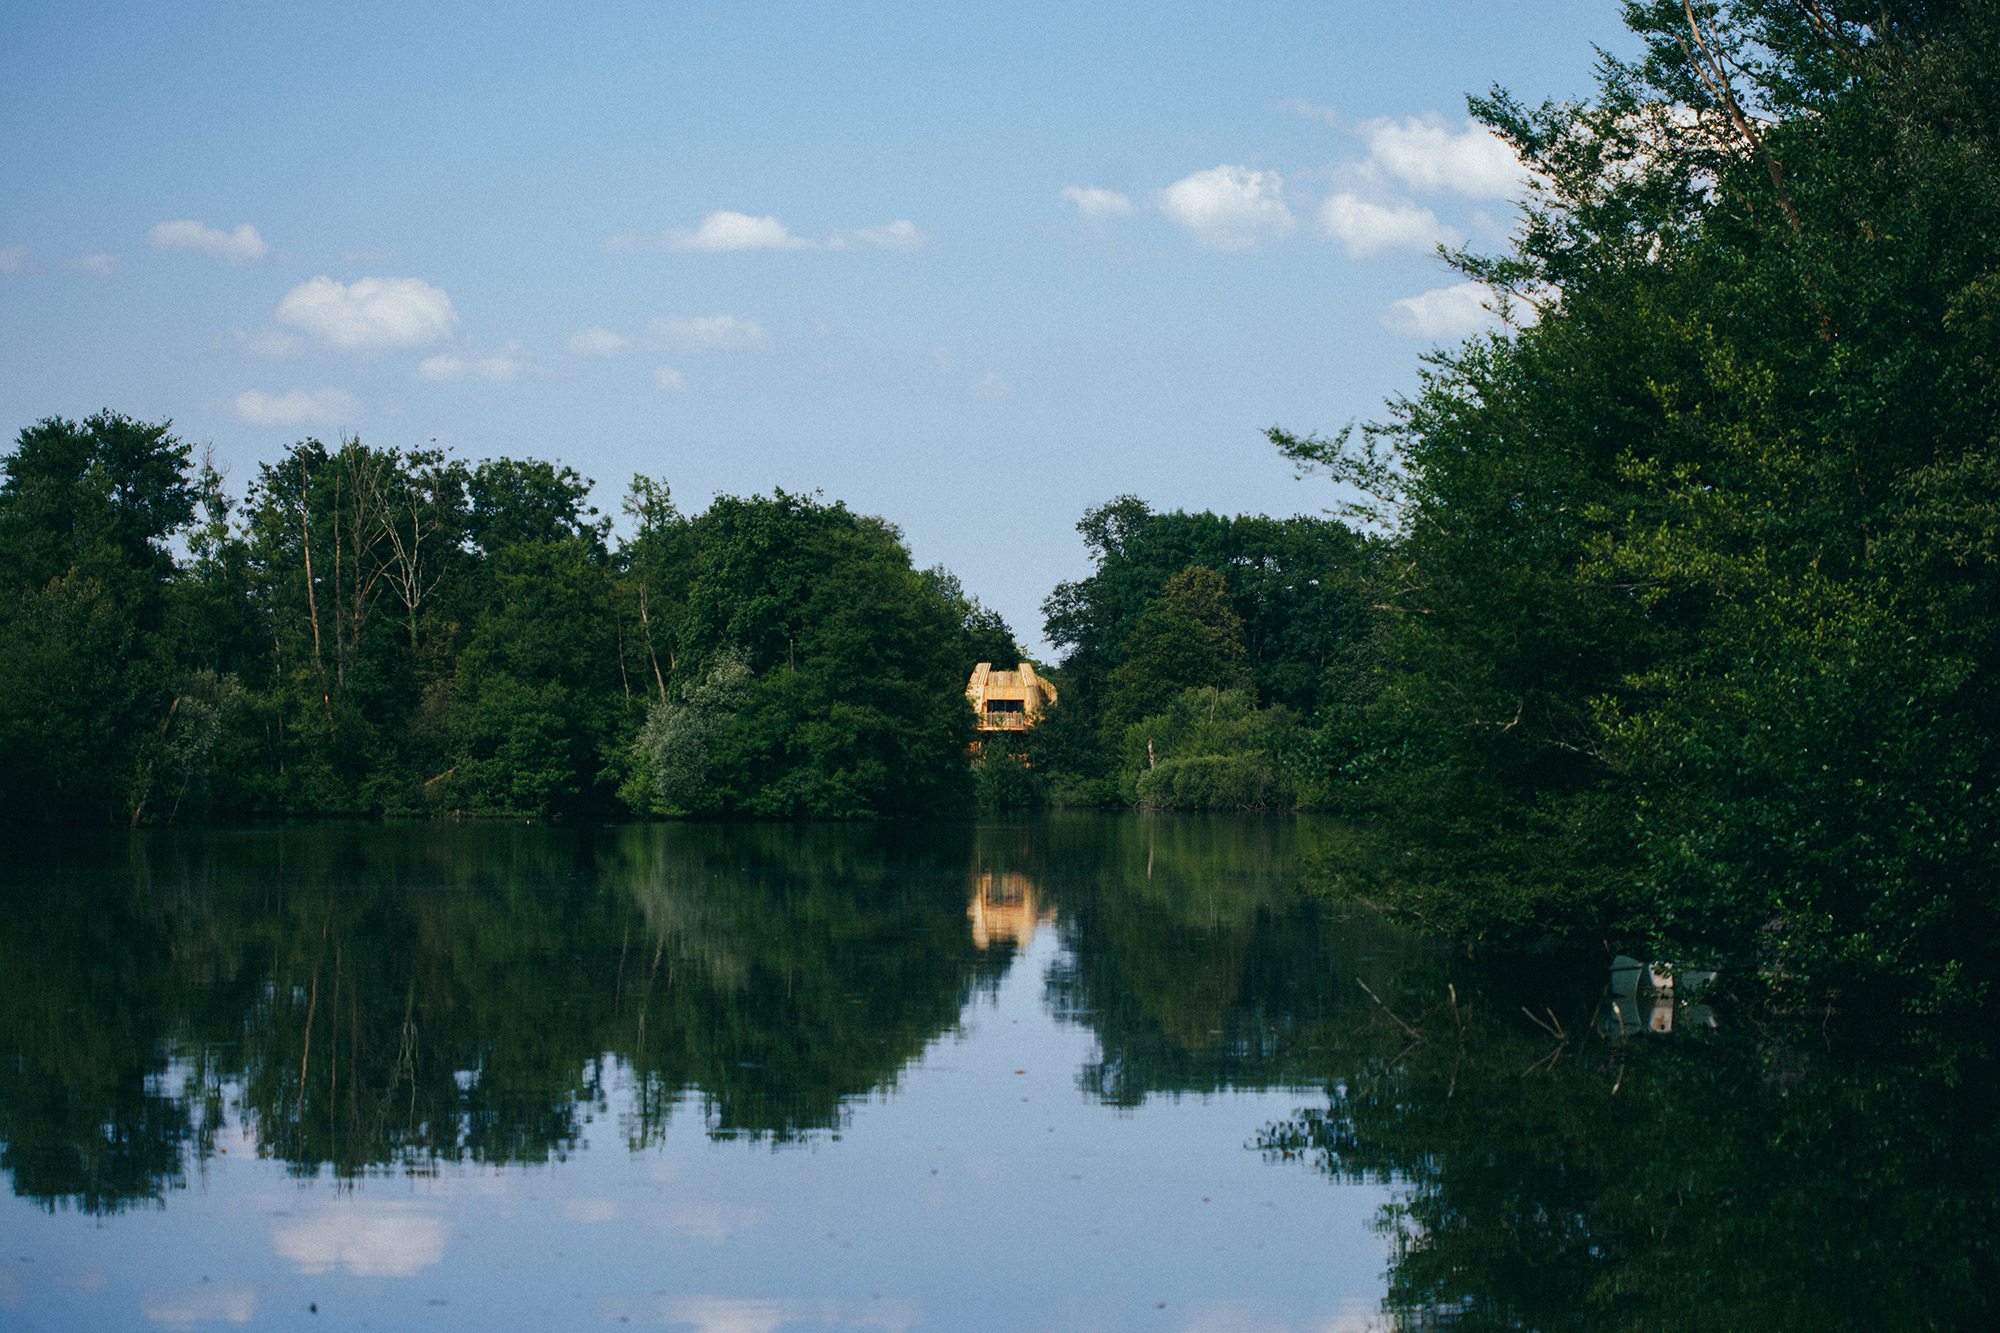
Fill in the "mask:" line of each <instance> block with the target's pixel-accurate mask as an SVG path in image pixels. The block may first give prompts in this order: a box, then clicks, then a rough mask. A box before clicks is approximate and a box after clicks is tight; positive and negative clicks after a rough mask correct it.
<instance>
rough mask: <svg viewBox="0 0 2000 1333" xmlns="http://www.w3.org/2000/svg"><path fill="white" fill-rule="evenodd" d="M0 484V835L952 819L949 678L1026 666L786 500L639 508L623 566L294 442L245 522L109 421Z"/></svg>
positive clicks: (556, 498)
mask: <svg viewBox="0 0 2000 1333" xmlns="http://www.w3.org/2000/svg"><path fill="white" fill-rule="evenodd" d="M4 467H5V481H4V484H0V555H4V556H5V557H6V558H5V559H0V752H4V753H5V754H6V755H7V756H8V759H9V763H8V764H7V765H5V766H0V819H5V820H6V821H8V822H28V823H55V822H72V821H83V822H109V821H114V820H115V821H119V822H129V823H150V822H158V821H164V822H172V821H175V820H184V819H192V818H241V817H244V816H271V815H301V814H303V815H332V814H370V813H468V814H488V815H511V816H523V815H526V816H544V817H546V816H586V815H587V816H600V817H601V816H607V815H615V814H618V813H622V812H625V811H627V810H631V809H639V810H644V811H648V812H666V811H677V812H688V813H704V814H730V815H742V816H753V817H765V818H769V817H784V818H844V819H851V818H876V817H882V816H889V815H911V814H921V813H930V812H936V811H941V810H953V809H960V808H963V807H964V805H965V804H966V802H967V800H968V799H969V793H970V784H971V778H970V775H969V773H968V772H967V765H966V762H965V758H964V755H965V746H966V743H967V741H968V740H969V737H970V724H971V719H970V717H969V715H968V710H967V709H966V707H965V703H964V687H965V678H966V675H967V673H968V672H969V671H970V670H971V666H972V664H973V662H975V661H977V660H982V659H981V657H980V655H981V654H986V655H992V654H1005V653H1013V652H1018V647H1017V646H1016V645H1015V643H1014V639H1013V636H1012V634H1011V633H1010V632H1008V630H1007V628H1006V626H1005V624H1004V623H1002V622H1001V621H1000V620H999V618H998V617H997V616H995V615H994V614H993V613H992V612H990V611H988V610H986V609H985V608H983V607H980V606H979V604H978V603H977V602H976V601H975V600H973V599H971V598H969V597H967V596H966V595H965V594H964V592H963V590H962V588H961V587H960V586H959V584H958V582H957V580H956V579H954V578H952V577H951V575H950V574H949V573H948V572H946V571H943V570H942V569H939V570H933V571H930V572H928V573H924V574H919V573H917V572H916V571H915V570H913V569H912V568H911V566H910V561H909V553H908V551H907V550H906V549H905V548H904V547H903V545H902V542H901V540H900V538H899V536H898V534H897V533H896V531H895V530H894V529H893V528H891V527H890V526H889V525H887V524H886V523H883V522H881V521H880V520H877V519H872V518H865V517H860V516H857V515H854V514H852V513H850V512H849V511H848V510H847V509H846V508H845V507H844V506H841V505H837V504H836V505H826V504H822V503H820V502H819V501H817V500H815V499H810V498H805V497H797V496H788V495H785V494H783V493H782V492H780V493H778V494H777V495H776V496H775V497H774V498H772V499H768V500H767V499H764V498H761V497H755V498H751V499H747V500H744V499H735V498H728V497H725V498H723V499H720V500H718V501H716V503H715V504H714V505H713V506H711V508H710V509H709V511H708V512H706V513H704V514H701V515H698V516H695V517H692V518H690V517H687V516H684V515H682V514H680V513H679V512H678V511H677V510H676V509H675V507H674V505H673V503H672V499H671V495H670V492H669V491H668V488H667V487H666V485H665V484H664V483H662V482H658V481H653V480H650V479H647V478H644V477H639V478H635V479H634V481H633V485H632V491H631V495H630V497H629V498H628V501H627V505H626V508H627V512H628V513H630V514H631V515H632V516H633V518H634V520H635V525H636V528H637V531H636V532H634V533H633V534H632V537H631V540H630V541H628V542H626V543H625V544H623V545H622V546H620V547H619V548H618V549H617V550H615V551H614V550H612V549H611V548H610V547H609V546H608V545H607V536H608V534H609V528H610V521H609V520H608V519H605V518H602V517H600V516H599V515H598V514H597V511H596V510H595V509H593V508H591V507H590V505H589V504H588V498H589V493H590V488H591V483H590V481H589V479H588V478H585V477H582V476H580V475H579V474H578V473H577V472H576V471H575V470H574V469H571V468H568V467H564V466H562V465H560V464H556V463H548V462H543V461H540V460H534V459H527V460H519V459H492V460H487V461H484V462H481V463H478V464H476V465H467V464H465V463H463V462H460V461H457V460H454V459H451V458H448V457H447V456H445V455H444V454H443V453H441V452H438V451H436V450H411V451H407V452H405V451H400V450H395V449H386V450H385V449H377V448H374V447H372V446H369V445H365V444H363V443H362V442H361V441H359V440H354V439H344V440H341V441H340V442H339V443H338V444H337V445H336V446H333V447H329V446H327V445H326V444H323V443H321V442H320V441H318V440H313V439H307V440H301V441H299V442H298V443H296V444H294V445H292V446H291V447H290V448H288V449H287V450H285V452H284V453H283V455H282V456H281V457H279V458H278V459H277V460H275V461H273V462H271V463H268V464H265V465H263V466H262V467H260V468H259V469H258V472H257V475H256V476H255V477H254V478H253V479H252V480H251V483H250V485H249V487H248V494H247V496H246V498H245V499H244V501H243V503H242V504H241V505H240V506H238V505H237V504H235V503H234V502H233V501H232V500H231V498H230V496H229V495H228V493H227V490H226V488H225V486H224V479H223V478H222V476H221V475H220V474H219V473H218V472H217V470H216V469H215V468H214V466H213V465H212V463H211V462H209V461H207V460H204V461H203V462H202V464H201V465H200V467H199V469H198V470H197V469H195V468H194V467H193V466H192V464H191V460H190V457H189V451H188V449H187V448H186V446H184V445H182V444H180V443H179V442H177V441H176V440H174V439H173V437H172V436H171V435H170V434H168V433H167V428H166V426H165V425H164V424H162V425H157V426H154V425H145V424H143V423H137V422H132V421H129V420H127V419H125V418H122V417H118V416H116V415H115V414H110V413H104V414H100V415H99V416H97V417H93V418H91V419H90V420H89V421H86V422H84V423H81V424H78V423H73V422H65V421H56V420H51V421H45V422H42V423H40V424H39V425H37V426H35V427H33V428H31V429H29V430H27V431H24V432H22V435H21V438H20V440H19V441H17V444H16V447H15V449H14V451H13V452H12V453H11V454H9V455H7V456H6V458H5V460H4ZM197 511H199V513H198V514H197ZM175 536H180V537H182V538H183V540H184V541H185V550H186V554H187V558H186V560H185V561H184V562H177V561H176V560H175V559H174V558H173V556H172V554H171V552H170V550H169V545H168V544H169V542H170V540H171V539H172V538H174V537H175ZM732 662H733V663H736V664H738V666H739V667H740V668H741V669H743V670H747V671H748V672H750V673H751V676H750V677H748V678H746V679H745V681H744V682H743V683H741V688H740V689H739V688H738V687H737V685H735V684H731V685H729V686H728V688H727V689H726V690H725V691H724V692H725V693H728V694H729V695H730V700H731V701H730V703H729V705H728V707H727V708H726V709H720V708H717V707H711V706H710V705H711V704H712V703H713V700H710V699H709V698H708V695H706V694H704V693H703V692H704V690H705V689H708V688H709V684H710V683H712V682H711V677H712V675H713V673H714V672H715V671H716V670H717V669H718V668H719V667H721V666H724V665H726V664H728V663H732ZM734 679H735V678H734V676H731V680H732V681H733V680H734ZM710 693H713V691H712V690H711V691H710ZM738 695H740V698H739V697H737V696H738ZM670 700H671V701H674V702H673V703H672V704H671V705H669V701H670ZM705 700H706V701H707V702H704V701H705ZM688 707H694V708H696V710H697V711H696V713H694V714H685V715H683V714H682V713H680V712H677V711H676V710H684V709H686V708H688ZM649 712H650V715H651V723H650V725H649V721H648V718H649ZM697 716H698V717H700V718H704V719H706V721H703V722H702V723H701V724H700V725H698V726H694V727H693V728H692V729H690V728H689V727H688V726H685V725H677V724H676V722H675V719H676V718H679V721H680V722H681V723H686V722H688V721H689V720H690V719H691V718H694V717H697ZM642 731H644V732H645V733H646V735H645V739H644V741H643V742H640V740H639V738H640V736H641V733H642ZM697 736H698V740H699V743H698V744H694V743H691V742H692V739H693V738H696V737H697ZM676 737H678V738H679V739H678V740H676V739H675V738H676ZM635 742H636V743H635ZM663 780H664V782H665V785H664V786H661V785H660V784H661V782H662V781H663Z"/></svg>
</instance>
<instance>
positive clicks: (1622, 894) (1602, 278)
mask: <svg viewBox="0 0 2000 1333" xmlns="http://www.w3.org/2000/svg"><path fill="white" fill-rule="evenodd" d="M1627 16H1628V21H1629V22H1630V23H1631V25H1632V26H1633V28H1634V30H1635V31H1636V32H1637V33H1639V35H1640V36H1641V37H1642V38H1643V39H1644V40H1645V42H1646V44H1647V54H1646V57H1645V59H1644V60H1643V61H1639V62H1636V63H1623V62H1619V61H1615V60H1611V61H1607V62H1606V65H1605V73H1604V77H1603V80H1602V84H1601V87H1600V90H1599V94H1598V97H1597V98H1596V100H1595V101H1593V102H1589V103H1581V104H1564V105H1549V106H1544V107H1542V108H1539V109H1537V110H1532V111H1531V110H1529V109H1526V108H1523V107H1522V106H1520V105H1519V104H1517V103H1516V102H1514V101H1513V100H1512V99H1511V98H1509V97H1507V96H1505V95H1504V94H1499V93H1496V94H1494V95H1493V96H1491V97H1488V98H1484V99H1475V101H1474V103H1473V107H1474V110H1475V112H1476V113H1477V114H1478V115H1479V116H1480V117H1481V118H1483V119H1484V120H1485V121H1486V122H1487V123H1488V124H1489V125H1491V126H1492V127H1493V128H1494V129H1495V130H1496V131H1497V132H1499V133H1500V134H1502V135H1503V136H1504V137H1506V138H1507V139H1508V140H1509V141H1510V142H1511V143H1512V144H1513V145H1514V146H1515V148H1516V149H1517V151H1518V152H1519V153H1520V154H1521V156H1522V159H1523V161H1524V162H1525V163H1526V164H1527V165H1528V166H1529V167H1530V168H1532V169H1533V170H1534V171H1535V172H1537V173H1538V174H1539V181H1540V184H1539V185H1538V186H1537V187H1536V189H1535V192H1534V194H1533V196H1532V198H1531V200H1530V203H1529V206H1528V209H1527V224H1526V226H1525V228H1524V230H1523V232H1522V238H1521V240H1520V242H1519V244H1518V246H1517V248H1516V249H1515V251H1514V252H1513V253H1511V254H1508V255H1503V256H1499V257H1478V256H1472V255H1460V256H1457V257H1456V258H1457V261H1458V262H1459V263H1460V265H1461V266H1462V268H1463V269H1464V270H1465V271H1466V272H1467V273H1468V274H1469V275H1470V276H1472V277H1474V278H1477V279H1480V280H1482V281H1485V282H1488V283H1490V284H1492V285H1493V286H1494V287H1495V288H1496V290H1497V291H1499V292H1500V293H1501V295H1502V298H1503V299H1504V300H1507V301H1512V302H1515V303H1516V308H1517V309H1518V308H1523V305H1522V303H1525V304H1528V305H1533V306H1535V307H1537V308H1538V310H1539V314H1540V318H1539V322H1536V323H1534V324H1533V326H1532V327H1517V328H1516V329H1515V330H1513V331H1512V332H1510V333H1507V334H1503V335H1497V336H1493V337H1490V338H1485V339H1480V340H1475V341H1474V342H1472V343H1470V344H1467V345H1466V346H1464V347H1461V348H1459V349H1458V350H1456V351H1451V352H1445V353H1441V354H1438V355H1437V356H1436V357H1434V358H1433V360H1432V363H1431V368H1430V370H1429V372H1428V373H1427V375H1426V378H1425V381H1424V384H1423V388H1422V390H1421V392H1420V393H1419V394H1418V395H1416V396H1415V397H1414V398H1412V399H1410V400H1407V401H1405V402H1401V403H1399V404H1397V405H1396V407H1395V414H1394V418H1393V420H1392V421H1391V423H1389V424H1388V425H1386V426H1381V427H1375V428H1370V429H1368V430H1364V431H1362V432H1360V433H1359V434H1358V435H1357V434H1343V435H1342V436H1339V437H1335V438H1332V439H1323V438H1317V437H1306V438H1300V437H1297V436H1293V435H1290V434H1288V433H1286V432H1282V431H1278V432H1274V435H1273V438H1274V440H1275V441H1276V442H1277V443H1278V444H1279V446H1280V448H1281V449H1283V450H1284V451H1285V452H1286V453H1287V454H1288V455H1289V456H1291V457H1292V458H1293V459H1294V460H1295V461H1298V462H1301V463H1305V464H1308V465H1316V464H1323V465H1326V466H1328V467H1330V468H1331V469H1332V471H1333V473H1334V474H1335V476H1336V477H1338V478H1339V479H1341V480H1344V481H1346V482H1349V483H1352V484H1354V485H1356V486H1358V487H1360V488H1362V490H1363V491H1364V492H1366V493H1368V494H1369V495H1370V496H1371V497H1372V500H1369V501H1366V502H1364V503H1363V504H1362V509H1363V510H1364V511H1366V514H1367V515H1368V516H1372V517H1373V518H1375V519H1377V520H1379V521H1380V522H1382V523H1383V524H1384V525H1385V526H1386V527H1387V528H1389V529H1390V530H1391V531H1392V532H1393V534H1394V547H1393V553H1392V555H1391V556H1390V557H1389V558H1388V559H1386V560H1385V561H1384V562H1383V564H1382V566H1381V574H1380V577H1379V580H1378V584H1377V588H1376V592H1375V596H1374V598H1373V600H1375V601H1376V602H1377V603H1378V604H1380V605H1382V606H1384V607H1385V608H1388V610H1387V612H1386V614H1389V615H1391V616H1392V617H1394V620H1395V624H1394V628H1393V632H1392V633H1391V634H1390V636H1389V642H1388V644H1387V646H1386V648H1385V654H1384V658H1383V661H1384V666H1383V669H1382V672H1381V682H1380V683H1381V688H1380V690H1379V692H1378V693H1376V695H1375V697H1374V699H1373V701H1372V702H1370V703H1368V704H1367V705H1365V706H1361V707H1354V708H1348V709H1344V710H1336V713H1335V714H1334V715H1332V716H1330V717H1329V718H1328V720H1327V723H1326V726H1325V727H1324V728H1323V731H1322V737H1321V740H1322V744H1323V747H1324V748H1323V750H1322V759H1323V763H1324V770H1323V771H1324V772H1325V773H1326V775H1327V777H1328V781H1329V783H1330V786H1331V788H1332V789H1333V790H1335V791H1337V792H1339V793H1341V794H1342V795H1341V797H1340V800H1341V803H1342V805H1343V808H1344V809H1345V810H1346V811H1347V812H1348V813H1349V814H1351V815H1353V816H1355V817H1356V818H1358V819H1360V820H1362V821H1363V827H1364V834H1363V836H1362V837H1359V838H1357V839H1356V840H1355V841H1354V843H1353V844H1352V845H1351V850H1350V852H1349V853H1348V854H1346V855H1343V856H1342V857H1340V858H1338V859H1337V861H1336V863H1335V864H1332V865H1330V866H1329V868H1328V871H1329V878H1330V880H1331V882H1333V883H1334V884H1336V885H1337V886H1340V887H1341V888H1342V889H1343V891H1345V892H1349V893H1353V894H1356V895H1358V896H1362V897H1367V898H1369V899H1370V900H1372V901H1377V902H1383V903H1387V904H1389V905H1392V906H1394V907H1396V908H1398V909H1399V910H1403V911H1405V912H1407V913H1408V914H1409V915H1411V916H1412V917H1414V918H1416V919H1419V920H1422V921H1425V922H1427V923H1429V924H1432V925H1434V926H1440V927H1443V928H1447V929H1451V930H1454V931H1461V932H1466V933H1471V934H1476V935H1498V936H1505V935H1514V936H1533V935H1536V934H1539V933H1541V932H1544V931H1547V930H1551V929H1553V930H1557V931H1562V932H1570V933H1577V934H1582V933H1585V932H1588V933H1590V934H1591V935H1592V936H1593V937H1602V936H1603V934H1604V933H1606V932H1612V933H1613V937H1614V938H1616V937H1617V932H1624V933H1625V934H1626V935H1627V936H1628V937H1629V938H1634V939H1639V938H1649V939H1651V940H1652V941H1653V942H1655V943H1657V944H1658V946H1659V947H1661V948H1663V949H1667V950H1678V951H1683V952H1687V953H1706V954H1709V955H1713V954H1715V953H1719V952H1729V951H1750V950H1763V951H1766V952H1770V953H1776V954H1779V955H1782V957H1783V959H1784V960H1785V961H1784V963H1783V967H1784V970H1785V972H1786V974H1787V975H1790V976H1791V977H1793V978H1794V979H1795V980H1796V981H1798V982H1800V983H1803V982H1804V981H1805V980H1806V979H1807V978H1809V977H1810V978H1812V979H1814V980H1815V981H1816V982H1817V983H1818V984H1822V985H1823V984H1834V982H1835V979H1836V978H1839V979H1842V980H1843V981H1844V982H1845V983H1846V984H1858V983H1859V982H1861V981H1863V980H1865V979H1871V978H1872V979H1874V980H1877V981H1882V982H1886V983H1890V984H1893V985H1894V986H1896V987H1897V988H1898V989H1899V990H1900V992H1901V994H1902V995H1903V997H1904V998H1905V999H1906V1000H1908V1001H1909V1002H1912V1003H1922V1004H1942V1003H1946V1002H1947V998H1948V997H1951V996H1962V995H1963V994H1965V993H1966V989H1965V978H1966V972H1965V967H1966V960H1967V959H1968V958H1969V957H1970V956H1972V954H1973V952H1975V951H1983V950H1986V949H1988V948H1990V947H1992V946H1993V945H1994V944H1995V943H2000V918H1996V910H1995V909H1996V903H1995V900H1994V897H1993V895H1992V894H1991V893H1990V891H1988V890H1987V889H1986V888H1985V887H1984V886H1985V885H1987V884H1990V883H1991V882H1992V881H1993V875H1994V871H1995V870H1996V869H2000V867H1996V865H1995V864H1994V858H1995V852H1996V842H1995V838H1994V836H1993V830H1994V829H1995V827H1996V820H1995V816H1996V814H1997V813H2000V811H1996V809H1995V808H1994V802H1995V800H1996V797H1995V795H1994V792H1995V785H1996V784H1995V778H1996V777H2000V749H1996V745H1995V742H1994V740H1993V737H1994V736H1995V735H1996V731H1995V727H1994V721H1995V720H1996V709H2000V696H1996V694H1995V693H1994V690H1993V688H1992V687H1991V685H1990V684H1989V682H1991V681H1992V680H1993V679H1994V675H1993V672H1992V670H1991V667H1992V666H1993V665H1996V664H2000V633H1996V631H2000V617H1996V616H1995V615H1994V611H1995V610H1996V604H1995V600H1994V594H1995V592H1996V590H2000V586H1997V585H1996V572H2000V558H1996V557H1997V556H2000V548H1996V547H1995V546H1994V545H1993V543H1992V542H1991V540H1990V539H1989V536H1988V533H1989V531H1990V523H1989V520H1988V519H1987V518H1986V517H1985V514H1986V512H1987V509H1988V506H1989V505H1990V486H1991V478H1992V471H1991V463H1990V461H1989V460H1990V455H1991V452H1992V446H1991V441H1992V440H1993V439H1994V438H1996V436H2000V416H1997V415H1996V414H2000V406H1996V402H2000V400H1996V399H1995V398H1994V396H1993V395H1992V394H1991V393H1990V392H1987V391H1986V390H1987V388H1988V386H1990V384H1991V360H1990V347H1991V332H1990V330H1991V327H1992V324H1991V313H1990V312H1991V310H1992V304H1991V300H1992V298H1991V293H1992V292H1993V291H1994V290H1995V285H1996V280H1995V277H1994V274H1995V272H1996V259H1995V256H1996V254H2000V251H1996V248H1995V246H1994V245H1993V243H1992V238H1993V237H1994V236H1996V235H2000V188H1996V186H2000V175H1996V173H2000V151H1996V150H2000V135H1996V127H2000V59H1996V56H2000V19H1996V10H1995V6H1994V5H1992V4H1991V3H1975V4H1968V5H1954V6H1929V5H1921V4H1919V5H1886V6H1881V7H1879V8H1878V7H1866V8H1863V7H1849V6H1840V5H1833V6H1822V5H1794V4H1780V3H1768V2H1766V0H1744V2H1741V3H1726V4H1708V5H1685V4H1678V3H1674V4H1669V3H1659V4H1646V5H1633V6H1630V7H1629V8H1628V10H1627Z"/></svg>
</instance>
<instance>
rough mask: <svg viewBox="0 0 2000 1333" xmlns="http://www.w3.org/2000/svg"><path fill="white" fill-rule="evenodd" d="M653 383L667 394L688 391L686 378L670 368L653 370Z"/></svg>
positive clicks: (662, 367)
mask: <svg viewBox="0 0 2000 1333" xmlns="http://www.w3.org/2000/svg"><path fill="white" fill-rule="evenodd" d="M653 383H655V384H657V385H659V386H660V387H661V388H662V389H665V390H666V391H667V392H668V393H686V392H687V391H688V382H687V377H686V376H685V375H683V374H681V373H680V372H679V371H678V370H675V369H674V368H673V367H672V366H661V367H660V368H659V369H657V370H655V371H654V372H653Z"/></svg>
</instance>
